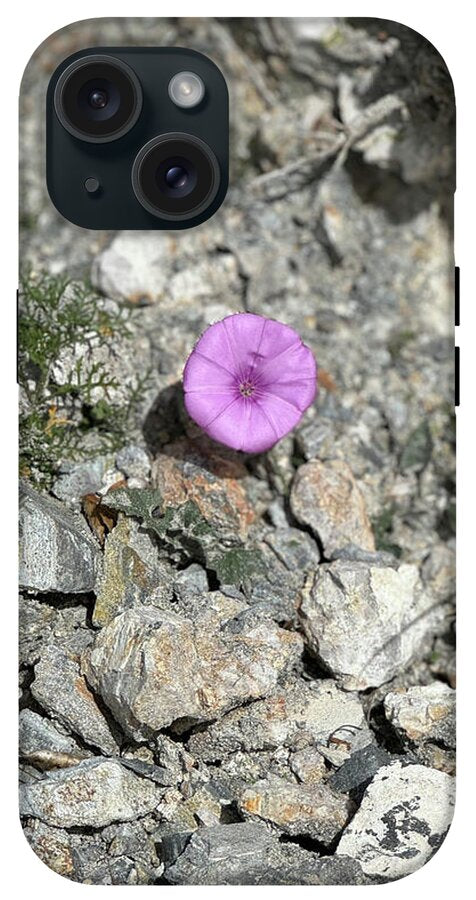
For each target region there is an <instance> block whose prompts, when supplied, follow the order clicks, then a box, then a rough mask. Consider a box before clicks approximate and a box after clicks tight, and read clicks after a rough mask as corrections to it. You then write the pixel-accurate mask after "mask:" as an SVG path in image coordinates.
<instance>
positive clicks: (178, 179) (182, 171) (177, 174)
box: [165, 166, 188, 191]
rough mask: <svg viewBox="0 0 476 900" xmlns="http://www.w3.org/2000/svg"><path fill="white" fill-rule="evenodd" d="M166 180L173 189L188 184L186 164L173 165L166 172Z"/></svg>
mask: <svg viewBox="0 0 476 900" xmlns="http://www.w3.org/2000/svg"><path fill="white" fill-rule="evenodd" d="M165 181H166V183H167V184H168V186H169V187H170V188H172V190H174V191H175V190H179V189H181V188H184V187H186V186H187V181H188V172H187V170H186V168H185V167H184V166H171V167H170V169H167V171H166V173H165Z"/></svg>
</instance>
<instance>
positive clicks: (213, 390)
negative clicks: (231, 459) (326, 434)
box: [183, 313, 317, 453]
mask: <svg viewBox="0 0 476 900" xmlns="http://www.w3.org/2000/svg"><path fill="white" fill-rule="evenodd" d="M183 385H184V391H185V406H186V408H187V412H188V413H189V415H190V416H191V417H192V419H194V420H195V422H197V424H198V425H200V426H201V428H203V430H204V431H205V432H206V433H207V434H208V435H210V437H212V438H214V440H216V441H219V442H220V443H221V444H226V445H227V446H228V447H233V449H234V450H244V451H245V452H246V453H261V452H262V451H263V450H269V448H270V447H272V446H273V444H275V443H276V442H277V441H279V440H280V439H281V438H282V437H283V436H284V435H285V434H287V433H288V431H291V429H292V428H294V427H295V426H296V425H297V423H298V422H299V420H300V419H301V417H302V414H303V413H304V411H305V410H306V409H307V408H308V406H310V404H311V403H312V402H313V400H314V398H315V396H316V391H317V367H316V362H315V360H314V357H313V355H312V353H311V351H310V350H309V348H308V347H306V346H305V345H304V344H303V342H302V340H301V338H300V337H299V335H298V334H297V332H296V331H294V329H293V328H290V327H289V325H283V324H282V322H276V321H275V320H274V319H266V318H264V316H256V315H253V314H252V313H236V314H235V315H232V316H227V317H226V318H225V319H222V320H221V322H217V323H216V324H215V325H210V327H209V328H207V330H206V331H205V332H204V333H203V334H202V336H201V338H200V340H199V341H198V343H197V344H196V346H195V349H194V350H192V352H191V354H190V356H189V358H188V360H187V364H186V366H185V371H184V376H183Z"/></svg>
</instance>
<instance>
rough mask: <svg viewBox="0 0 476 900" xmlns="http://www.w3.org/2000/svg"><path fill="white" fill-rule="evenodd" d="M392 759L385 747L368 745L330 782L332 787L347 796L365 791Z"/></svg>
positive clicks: (336, 773) (356, 753)
mask: <svg viewBox="0 0 476 900" xmlns="http://www.w3.org/2000/svg"><path fill="white" fill-rule="evenodd" d="M391 761H392V758H391V756H390V754H389V753H387V751H386V750H384V749H383V747H378V746H377V745H376V744H368V745H367V746H366V747H363V748H362V750H356V751H355V753H353V754H352V756H351V757H349V759H347V760H346V761H345V762H344V763H343V764H342V765H341V766H340V768H339V769H338V770H337V772H334V773H333V774H332V775H331V777H330V778H329V780H328V782H327V783H328V784H329V785H330V787H332V788H334V790H336V791H341V792H342V793H344V794H347V793H348V792H349V791H354V790H358V791H360V790H363V788H365V787H367V785H368V783H369V782H370V781H371V780H372V778H373V777H374V775H376V773H377V772H378V770H379V769H381V768H382V766H388V765H389V763H391Z"/></svg>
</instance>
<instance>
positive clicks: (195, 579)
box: [174, 563, 208, 599]
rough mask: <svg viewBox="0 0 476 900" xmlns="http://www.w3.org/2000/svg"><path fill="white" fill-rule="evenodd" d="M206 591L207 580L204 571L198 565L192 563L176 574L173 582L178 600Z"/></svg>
mask: <svg viewBox="0 0 476 900" xmlns="http://www.w3.org/2000/svg"><path fill="white" fill-rule="evenodd" d="M207 590H208V578H207V573H206V572H205V569H203V568H202V566H199V565H198V563H192V564H191V565H190V566H187V568H186V569H182V570H181V571H180V572H178V574H177V577H176V578H175V581H174V591H175V593H176V594H177V595H178V597H179V598H180V599H182V598H185V597H186V596H187V595H189V594H190V593H191V594H203V593H204V592H205V591H207Z"/></svg>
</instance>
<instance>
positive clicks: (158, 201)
mask: <svg viewBox="0 0 476 900" xmlns="http://www.w3.org/2000/svg"><path fill="white" fill-rule="evenodd" d="M219 183H220V170H219V166H218V162H217V159H216V157H215V154H214V153H213V151H212V150H211V148H210V147H209V146H208V145H207V144H205V143H204V141H202V140H200V138H197V137H195V136H194V135H191V134H176V133H174V134H163V135H159V136H158V137H156V138H153V139H152V140H151V141H149V143H148V144H146V145H145V146H144V147H142V149H141V150H140V151H139V153H138V154H137V157H136V159H135V161H134V165H133V167H132V186H133V188H134V193H135V195H136V197H137V199H138V201H139V203H141V204H142V206H143V207H144V209H146V210H147V211H148V212H150V213H152V215H154V216H158V218H161V219H169V220H171V221H180V220H181V219H190V218H193V217H194V216H197V215H199V214H200V213H201V212H203V211H204V210H205V209H207V207H208V206H210V204H211V203H212V202H213V200H214V199H215V197H216V194H217V191H218V187H219Z"/></svg>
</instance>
